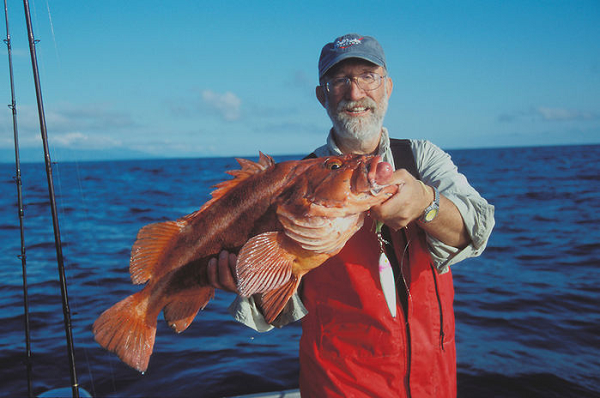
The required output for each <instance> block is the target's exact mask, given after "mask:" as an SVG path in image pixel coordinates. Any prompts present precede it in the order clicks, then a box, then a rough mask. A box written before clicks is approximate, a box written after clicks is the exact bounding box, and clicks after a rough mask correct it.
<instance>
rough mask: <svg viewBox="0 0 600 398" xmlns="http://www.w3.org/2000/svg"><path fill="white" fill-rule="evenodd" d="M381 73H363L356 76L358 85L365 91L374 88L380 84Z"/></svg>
mask: <svg viewBox="0 0 600 398" xmlns="http://www.w3.org/2000/svg"><path fill="white" fill-rule="evenodd" d="M381 80H382V79H381V75H379V74H377V73H365V74H362V75H360V76H357V77H356V83H357V84H358V87H360V88H361V89H363V90H365V91H371V90H375V89H376V88H378V87H379V86H380V85H381Z"/></svg>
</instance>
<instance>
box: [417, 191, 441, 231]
mask: <svg viewBox="0 0 600 398" xmlns="http://www.w3.org/2000/svg"><path fill="white" fill-rule="evenodd" d="M432 188H433V202H431V204H430V205H429V206H428V207H427V208H426V209H425V210H424V211H423V215H422V216H421V222H422V223H423V224H427V223H428V222H431V221H433V220H434V219H435V218H436V217H437V215H438V212H439V211H440V192H439V191H438V189H437V188H436V187H434V186H432Z"/></svg>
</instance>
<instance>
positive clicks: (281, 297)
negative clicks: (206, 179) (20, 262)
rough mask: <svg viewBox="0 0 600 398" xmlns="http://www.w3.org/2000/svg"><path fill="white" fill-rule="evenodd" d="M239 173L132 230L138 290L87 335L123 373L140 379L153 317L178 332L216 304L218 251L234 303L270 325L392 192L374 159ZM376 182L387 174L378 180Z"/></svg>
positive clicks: (251, 165)
mask: <svg viewBox="0 0 600 398" xmlns="http://www.w3.org/2000/svg"><path fill="white" fill-rule="evenodd" d="M238 162H239V164H240V165H241V167H242V168H241V170H234V171H228V172H227V173H228V174H231V175H233V176H234V177H235V178H233V179H231V180H227V181H224V182H221V183H220V184H218V185H217V186H216V188H217V189H216V190H215V191H214V192H213V193H212V199H211V200H209V201H208V202H206V203H205V204H204V205H203V206H202V208H200V210H198V211H196V212H194V213H192V214H189V215H187V216H184V217H182V218H180V219H178V220H176V221H168V222H162V223H156V224H150V225H147V226H145V227H143V228H142V229H140V231H139V232H138V235H137V240H136V242H135V243H134V245H133V248H132V250H131V260H130V266H129V271H130V273H131V279H132V281H133V283H135V284H143V283H146V286H144V288H143V289H142V290H141V291H139V292H137V293H134V294H132V295H131V296H129V297H127V298H125V299H124V300H122V301H120V302H118V303H117V304H115V305H113V306H112V307H110V308H109V309H108V310H106V311H104V313H102V315H100V317H99V318H98V319H97V320H96V322H94V328H93V329H94V336H95V339H96V341H97V342H98V343H99V344H100V345H101V346H102V347H104V348H106V349H108V350H110V351H113V352H115V353H116V354H117V355H118V356H119V358H121V360H123V362H125V363H126V364H127V365H129V366H131V367H133V368H135V369H137V370H138V371H140V372H144V371H145V370H146V369H147V367H148V361H149V359H150V355H151V354H152V349H153V346H154V337H155V334H156V322H157V317H158V315H159V313H160V311H161V310H162V311H163V313H164V317H165V320H166V321H167V323H168V324H169V326H170V327H171V328H172V329H173V330H175V331H176V332H178V333H179V332H182V331H184V330H185V329H186V328H187V327H188V326H189V325H190V323H191V322H192V320H193V319H194V317H195V316H196V314H197V313H198V311H199V310H200V309H203V308H204V307H205V306H206V305H207V304H208V302H209V301H210V299H211V298H212V297H213V296H214V288H213V287H212V286H210V285H209V282H208V275H207V264H208V261H209V259H210V258H212V257H215V256H217V255H218V253H219V252H220V251H221V250H228V251H230V252H234V253H238V260H237V265H236V274H237V275H236V277H237V285H238V291H239V294H240V295H241V296H244V297H249V296H251V295H254V294H260V295H261V297H260V298H261V300H259V301H260V302H261V309H262V311H263V314H264V316H265V319H266V320H267V322H272V321H273V320H274V319H275V318H276V317H277V315H278V314H279V313H280V312H281V310H282V309H283V307H284V306H285V304H286V303H287V301H288V300H289V298H290V297H291V296H292V294H293V293H294V292H295V291H296V290H297V288H298V285H299V284H300V280H301V279H302V276H303V275H304V274H306V273H307V272H309V271H310V270H311V269H314V268H316V267H318V266H319V265H321V264H322V263H323V262H325V261H326V260H327V259H328V258H330V257H332V256H334V255H336V254H337V253H338V252H339V251H340V250H341V249H342V248H343V246H344V245H345V244H346V242H347V241H348V239H350V237H351V236H352V235H353V234H354V233H355V232H356V231H358V230H359V229H360V228H361V226H362V224H363V220H364V216H365V213H366V211H367V210H369V209H370V208H371V207H373V206H375V205H379V204H381V203H383V202H384V201H385V200H387V199H388V198H389V197H390V196H391V195H392V194H394V193H395V192H396V190H397V186H396V185H389V186H385V185H384V186H381V185H379V184H378V183H377V181H382V180H386V179H387V178H388V177H389V175H391V171H390V170H391V166H390V165H389V164H388V163H385V162H381V158H380V157H379V156H375V157H373V156H362V155H347V156H331V157H324V158H314V159H305V160H298V161H287V162H281V163H277V164H276V163H275V162H274V161H273V159H272V158H271V157H269V156H266V155H263V154H262V153H261V154H260V159H259V161H258V162H253V161H250V160H245V159H238ZM381 175H384V176H383V177H381Z"/></svg>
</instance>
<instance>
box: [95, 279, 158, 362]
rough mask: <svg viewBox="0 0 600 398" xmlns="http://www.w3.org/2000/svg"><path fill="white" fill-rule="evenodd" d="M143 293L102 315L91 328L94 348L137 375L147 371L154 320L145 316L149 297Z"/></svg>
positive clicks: (127, 299) (155, 315)
mask: <svg viewBox="0 0 600 398" xmlns="http://www.w3.org/2000/svg"><path fill="white" fill-rule="evenodd" d="M144 290H146V289H144ZM144 290H142V291H140V292H138V293H135V294H132V295H131V296H129V297H127V298H125V299H123V300H121V301H119V302H118V303H116V304H115V305H113V306H112V307H110V308H109V309H107V310H106V311H104V312H103V313H102V314H101V315H100V316H99V317H98V319H96V321H95V322H94V326H93V332H94V338H95V339H96V341H97V342H98V344H100V345H101V346H102V347H104V348H105V349H107V350H109V351H111V352H114V353H115V354H117V356H118V357H119V358H120V359H121V360H122V361H123V362H125V363H126V364H127V365H129V366H131V367H132V368H134V369H136V370H137V371H139V372H145V371H146V369H147V368H148V362H149V360H150V355H152V349H153V347H154V338H155V336H156V318H157V316H158V312H157V313H156V314H148V313H147V308H148V298H149V295H148V294H147V293H145V291H144Z"/></svg>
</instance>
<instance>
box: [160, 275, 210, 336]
mask: <svg viewBox="0 0 600 398" xmlns="http://www.w3.org/2000/svg"><path fill="white" fill-rule="evenodd" d="M214 296H215V289H214V288H213V287H212V286H198V287H196V288H194V289H188V290H185V291H183V292H181V293H180V294H177V295H175V296H173V297H172V298H171V301H170V302H169V303H168V304H167V305H166V306H165V308H163V315H164V317H165V321H167V324H168V325H169V327H170V328H171V329H173V331H175V332H176V333H181V332H183V331H184V330H185V329H187V328H188V326H190V324H191V323H192V321H193V320H194V318H195V317H196V314H198V311H200V310H203V309H204V307H206V305H207V304H208V302H209V301H210V300H211V299H212V298H213V297H214Z"/></svg>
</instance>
